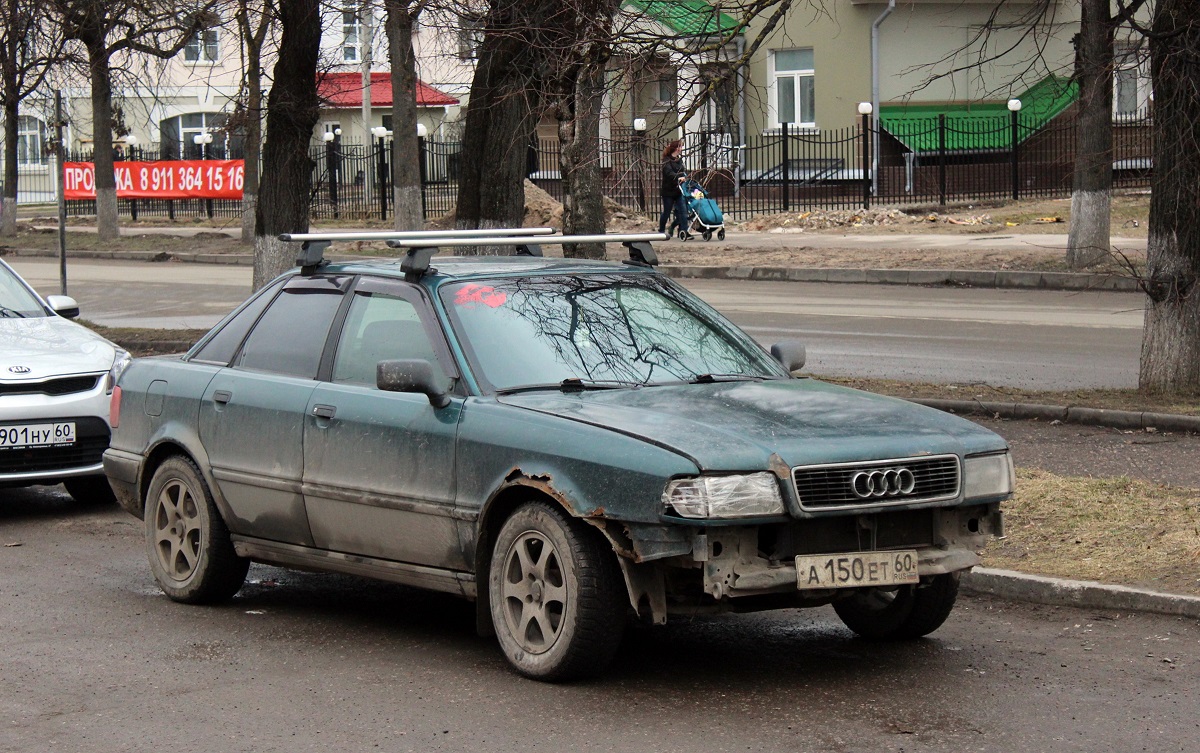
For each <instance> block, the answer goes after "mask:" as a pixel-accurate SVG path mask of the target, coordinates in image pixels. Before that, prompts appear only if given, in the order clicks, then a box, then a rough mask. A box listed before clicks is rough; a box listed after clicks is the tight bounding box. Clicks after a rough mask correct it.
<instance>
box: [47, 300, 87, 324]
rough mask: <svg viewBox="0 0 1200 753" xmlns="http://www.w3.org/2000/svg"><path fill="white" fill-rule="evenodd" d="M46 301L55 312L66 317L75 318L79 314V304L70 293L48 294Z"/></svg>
mask: <svg viewBox="0 0 1200 753" xmlns="http://www.w3.org/2000/svg"><path fill="white" fill-rule="evenodd" d="M46 303H47V304H49V306H50V308H51V309H52V310H53V311H54V313H56V314H58V315H59V316H61V317H63V318H64V319H74V318H75V317H77V316H79V304H78V303H76V302H75V299H74V298H72V297H71V296H69V295H48V296H46Z"/></svg>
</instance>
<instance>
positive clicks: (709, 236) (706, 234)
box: [703, 230, 712, 241]
mask: <svg viewBox="0 0 1200 753" xmlns="http://www.w3.org/2000/svg"><path fill="white" fill-rule="evenodd" d="M703 236H704V240H706V241H711V240H712V231H711V230H705V231H704V233H703Z"/></svg>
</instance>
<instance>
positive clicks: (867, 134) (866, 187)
mask: <svg viewBox="0 0 1200 753" xmlns="http://www.w3.org/2000/svg"><path fill="white" fill-rule="evenodd" d="M874 111H875V106H874V105H873V104H871V103H870V102H859V103H858V114H859V115H861V116H862V134H863V142H862V171H863V209H870V208H871V180H872V177H873V176H872V174H871V173H872V171H871V167H872V165H871V113H872V112H874ZM876 169H878V166H876Z"/></svg>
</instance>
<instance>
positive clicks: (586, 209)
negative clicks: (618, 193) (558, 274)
mask: <svg viewBox="0 0 1200 753" xmlns="http://www.w3.org/2000/svg"><path fill="white" fill-rule="evenodd" d="M605 57H606V58H607V56H605ZM603 95H604V63H603V62H599V63H597V62H596V61H589V62H588V63H585V64H584V65H583V66H581V67H580V69H579V71H578V74H577V77H576V79H575V87H574V91H573V92H572V99H573V100H574V101H573V102H572V103H571V105H572V106H570V107H560V108H559V121H558V140H559V144H560V154H561V157H560V159H559V164H560V168H561V171H562V176H563V234H564V235H576V234H580V235H589V234H599V233H603V232H604V229H605V228H604V192H603V190H602V189H601V186H600V103H601V100H602V97H603ZM563 255H564V256H567V257H570V258H577V259H603V258H604V257H605V247H604V244H603V243H572V244H567V245H564V246H563Z"/></svg>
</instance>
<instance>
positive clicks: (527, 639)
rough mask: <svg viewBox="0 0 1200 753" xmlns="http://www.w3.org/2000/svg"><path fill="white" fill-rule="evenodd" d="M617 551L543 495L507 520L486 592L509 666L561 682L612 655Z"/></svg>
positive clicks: (620, 619)
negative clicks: (542, 499)
mask: <svg viewBox="0 0 1200 753" xmlns="http://www.w3.org/2000/svg"><path fill="white" fill-rule="evenodd" d="M614 557H615V555H614V554H613V553H612V550H611V549H610V548H608V547H607V546H606V545H605V544H604V542H603V541H602V540H601V539H600V537H599V536H598V535H597V534H596V533H595V532H594V531H591V530H588V529H587V528H586V527H585V526H584V525H583V524H581V523H578V522H576V521H574V520H572V519H571V518H569V517H568V516H567V515H565V514H564V513H563V512H562V511H561V510H558V509H556V508H554V507H551V506H550V505H547V504H544V503H541V502H530V503H528V504H525V505H523V506H522V507H520V508H518V509H517V510H516V511H515V512H514V513H513V514H512V515H511V516H510V517H509V518H508V519H507V520H506V521H504V525H503V526H501V528H500V532H499V534H498V535H497V536H496V544H495V546H494V548H493V549H492V561H491V569H490V572H489V575H488V594H489V597H490V601H491V610H492V624H493V626H494V627H495V630H496V638H497V639H498V640H499V642H500V649H501V650H502V651H503V652H504V656H505V658H506V659H508V662H509V664H511V665H512V666H513V668H514V669H516V670H517V671H518V672H520V673H521V674H523V675H525V676H526V677H531V678H533V679H536V680H544V681H548V682H559V681H563V680H572V679H576V678H580V677H588V676H593V675H596V674H599V673H600V672H601V671H603V670H604V669H605V668H606V667H607V666H608V665H609V664H610V663H611V662H612V658H613V656H614V655H615V654H616V651H617V647H618V646H619V645H620V643H621V635H622V633H623V631H624V628H625V613H626V611H627V610H626V609H625V602H626V594H625V589H624V587H623V581H622V579H621V576H620V573H619V572H618V571H617V564H616V561H615V559H614Z"/></svg>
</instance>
